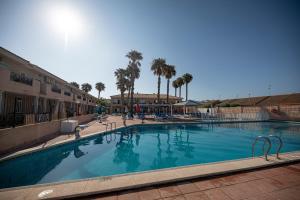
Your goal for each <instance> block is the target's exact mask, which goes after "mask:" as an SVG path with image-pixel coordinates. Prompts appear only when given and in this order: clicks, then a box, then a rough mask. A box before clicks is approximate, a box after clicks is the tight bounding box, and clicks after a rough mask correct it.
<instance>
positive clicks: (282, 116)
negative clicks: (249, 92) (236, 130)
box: [198, 105, 300, 121]
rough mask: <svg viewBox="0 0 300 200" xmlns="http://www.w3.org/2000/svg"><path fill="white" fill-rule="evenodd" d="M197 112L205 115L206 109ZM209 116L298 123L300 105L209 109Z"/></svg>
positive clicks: (299, 119) (199, 109)
mask: <svg viewBox="0 0 300 200" xmlns="http://www.w3.org/2000/svg"><path fill="white" fill-rule="evenodd" d="M198 111H199V112H201V113H207V108H198ZM209 114H210V115H220V116H222V117H225V118H231V117H232V118H245V119H259V118H261V119H271V120H291V121H300V105H278V106H265V107H262V106H250V107H240V106H239V107H219V108H209Z"/></svg>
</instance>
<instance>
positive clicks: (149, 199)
mask: <svg viewBox="0 0 300 200" xmlns="http://www.w3.org/2000/svg"><path fill="white" fill-rule="evenodd" d="M138 195H139V197H140V199H141V200H154V199H160V198H161V196H160V193H159V191H158V189H157V188H154V187H151V188H145V189H143V190H141V191H139V192H138Z"/></svg>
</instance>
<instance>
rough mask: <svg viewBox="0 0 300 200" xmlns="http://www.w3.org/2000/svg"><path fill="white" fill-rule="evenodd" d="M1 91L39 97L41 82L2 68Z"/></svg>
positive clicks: (0, 69) (0, 70) (0, 73)
mask: <svg viewBox="0 0 300 200" xmlns="http://www.w3.org/2000/svg"><path fill="white" fill-rule="evenodd" d="M0 77H1V78H0V90H2V91H7V92H12V93H17V94H25V95H31V96H37V95H39V93H40V82H39V81H37V80H35V79H32V78H30V77H28V76H26V75H25V74H23V75H21V74H20V73H14V72H11V71H9V70H7V69H3V68H0Z"/></svg>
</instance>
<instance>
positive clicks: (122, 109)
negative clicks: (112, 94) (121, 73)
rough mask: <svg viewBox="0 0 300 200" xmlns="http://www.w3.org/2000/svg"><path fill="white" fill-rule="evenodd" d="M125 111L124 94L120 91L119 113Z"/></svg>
mask: <svg viewBox="0 0 300 200" xmlns="http://www.w3.org/2000/svg"><path fill="white" fill-rule="evenodd" d="M124 112H125V109H124V92H123V91H121V113H124Z"/></svg>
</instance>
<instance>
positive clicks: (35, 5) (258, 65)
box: [0, 0, 300, 100]
mask: <svg viewBox="0 0 300 200" xmlns="http://www.w3.org/2000/svg"><path fill="white" fill-rule="evenodd" d="M0 4H1V6H0V27H1V32H0V46H2V47H4V48H6V49H8V50H10V51H12V52H14V53H16V54H18V55H20V56H21V57H23V58H25V59H27V60H29V61H30V62H32V63H34V64H37V65H38V66H40V67H42V68H44V69H46V70H48V71H49V72H51V73H53V74H55V75H57V76H59V77H61V78H63V79H64V80H67V81H76V82H78V83H84V82H88V83H90V84H92V85H93V86H94V84H95V83H96V82H98V81H101V82H103V83H105V85H106V90H105V92H103V93H102V95H101V96H104V97H109V96H110V95H113V94H117V93H118V91H117V89H116V86H115V78H114V76H113V72H114V70H115V69H117V68H119V67H126V65H127V63H128V60H127V58H126V57H125V55H126V53H127V52H128V51H130V50H131V49H136V50H138V51H140V52H142V53H143V56H144V60H143V61H142V68H141V77H140V79H139V80H137V82H136V91H137V92H140V93H142V92H143V93H154V92H157V77H155V76H153V74H152V72H151V71H150V64H151V61H152V60H153V59H154V58H157V57H162V58H166V60H167V62H168V63H169V64H173V65H175V66H176V70H177V75H178V76H180V75H182V74H184V73H186V72H188V73H191V74H192V75H193V76H194V79H193V81H192V83H191V84H190V89H189V91H190V92H189V94H190V95H189V96H190V99H197V100H203V99H216V98H222V99H224V98H235V97H237V96H238V97H247V96H248V95H249V93H250V95H251V96H258V95H268V94H269V90H268V85H271V93H272V94H281V93H291V92H300V78H299V77H300V37H299V35H300V12H299V10H300V3H299V2H298V1H296V0H295V1H290V0H282V1H279V0H272V1H271V0H270V1H267V0H257V1H256V0H252V1H248V0H219V1H217V0H206V1H204V0H198V1H196V0H195V1H191V0H190V1H183V0H181V1H179V0H162V1H158V0H151V1H148V0H119V1H116V0H106V1H104V0H101V1H91V0H82V1H55V0H53V1H39V0H26V1H20V0H19V1H17V0H0ZM59 8H67V9H68V10H71V12H72V13H75V16H76V17H75V18H76V23H77V22H78V21H79V22H80V23H79V25H80V26H78V27H77V29H76V30H74V31H72V33H69V37H68V42H67V44H66V41H65V34H64V33H63V32H62V31H59V30H57V29H59V28H58V27H57V26H56V27H55V24H54V25H53V23H52V19H51V16H52V18H53V15H51V14H49V13H52V11H55V10H56V9H59ZM62 20H63V19H62ZM58 21H60V20H58ZM60 28H61V27H60ZM78 29H80V30H78ZM77 32H78V33H77ZM161 91H162V92H163V93H165V92H166V80H165V79H163V80H162V86H161ZM184 91H185V90H183V96H184V94H185V92H184ZM91 93H92V94H93V95H95V96H96V95H97V92H96V90H94V89H93V91H92V92H91ZM171 94H174V90H173V88H171Z"/></svg>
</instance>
